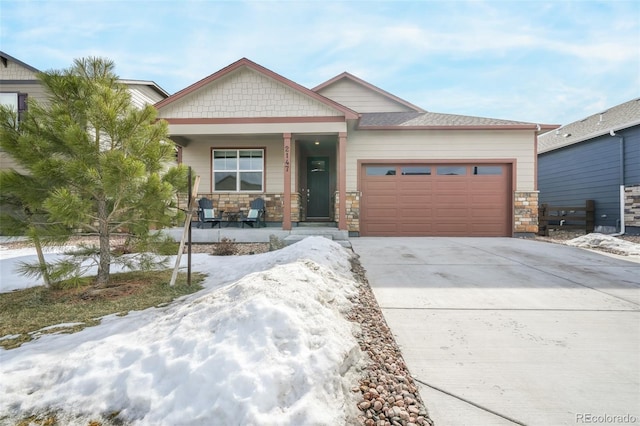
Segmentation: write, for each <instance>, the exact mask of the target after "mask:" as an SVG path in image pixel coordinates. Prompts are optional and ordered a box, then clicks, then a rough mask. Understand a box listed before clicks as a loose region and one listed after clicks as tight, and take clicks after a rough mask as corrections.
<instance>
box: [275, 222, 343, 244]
mask: <svg viewBox="0 0 640 426" xmlns="http://www.w3.org/2000/svg"><path fill="white" fill-rule="evenodd" d="M312 236H314V237H324V238H328V239H330V240H333V241H335V242H336V243H338V244H340V245H341V246H343V247H351V242H349V231H341V230H339V229H338V228H335V227H315V226H309V227H306V226H303V227H296V228H293V229H292V230H291V234H290V235H289V236H287V237H286V238H285V239H284V242H285V243H286V244H287V245H289V244H293V243H295V242H298V241H300V240H302V239H304V238H306V237H312Z"/></svg>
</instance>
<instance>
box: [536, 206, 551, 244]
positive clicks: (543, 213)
mask: <svg viewBox="0 0 640 426" xmlns="http://www.w3.org/2000/svg"><path fill="white" fill-rule="evenodd" d="M548 207H549V205H548V204H541V205H540V207H539V208H538V235H541V236H544V237H548V236H549V221H548V220H547V214H548V212H549V211H548Z"/></svg>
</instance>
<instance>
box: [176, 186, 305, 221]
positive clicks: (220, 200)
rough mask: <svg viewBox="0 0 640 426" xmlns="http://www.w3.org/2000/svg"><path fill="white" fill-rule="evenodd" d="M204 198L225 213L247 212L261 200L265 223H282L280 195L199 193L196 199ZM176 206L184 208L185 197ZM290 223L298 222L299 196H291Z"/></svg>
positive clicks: (282, 197)
mask: <svg viewBox="0 0 640 426" xmlns="http://www.w3.org/2000/svg"><path fill="white" fill-rule="evenodd" d="M202 197H206V198H208V199H210V200H211V201H213V207H214V208H216V209H217V210H224V211H227V212H247V211H248V210H249V206H250V204H251V202H252V201H253V200H254V199H256V198H263V199H264V203H265V209H266V217H265V219H266V221H267V222H282V218H283V214H284V208H283V200H284V195H283V194H281V193H268V194H236V193H215V194H211V193H199V194H198V197H197V198H196V202H197V200H199V199H200V198H202ZM178 205H179V207H180V208H186V205H187V200H186V196H184V195H183V196H181V197H179V200H178ZM291 221H292V222H299V221H300V194H297V193H294V194H291Z"/></svg>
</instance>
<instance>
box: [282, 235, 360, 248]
mask: <svg viewBox="0 0 640 426" xmlns="http://www.w3.org/2000/svg"><path fill="white" fill-rule="evenodd" d="M307 237H323V238H327V239H329V240H333V241H334V242H335V243H338V244H340V245H341V246H342V247H346V248H351V241H349V240H336V239H334V238H333V236H332V235H330V234H329V235H316V234H293V233H292V234H291V235H289V236H288V237H286V238H285V239H284V243H285V244H286V245H291V244H294V243H297V242H298V241H302V240H304V239H305V238H307Z"/></svg>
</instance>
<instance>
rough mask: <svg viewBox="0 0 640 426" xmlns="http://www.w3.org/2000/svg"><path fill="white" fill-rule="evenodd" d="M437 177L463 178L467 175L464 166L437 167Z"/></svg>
mask: <svg viewBox="0 0 640 426" xmlns="http://www.w3.org/2000/svg"><path fill="white" fill-rule="evenodd" d="M438 174H439V175H447V176H464V175H466V174H467V167H466V166H440V167H438Z"/></svg>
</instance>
